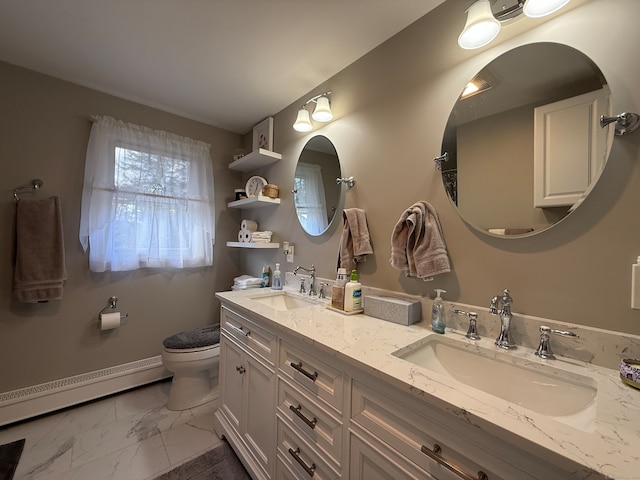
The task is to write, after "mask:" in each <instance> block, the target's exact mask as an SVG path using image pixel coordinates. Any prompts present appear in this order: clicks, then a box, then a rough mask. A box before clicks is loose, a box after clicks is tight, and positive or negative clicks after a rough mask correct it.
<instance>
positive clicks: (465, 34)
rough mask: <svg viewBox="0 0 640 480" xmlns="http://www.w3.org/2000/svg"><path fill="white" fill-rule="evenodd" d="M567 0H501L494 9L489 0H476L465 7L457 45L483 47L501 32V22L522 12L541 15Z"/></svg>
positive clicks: (560, 6) (548, 13) (558, 6)
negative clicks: (498, 7) (465, 19)
mask: <svg viewBox="0 0 640 480" xmlns="http://www.w3.org/2000/svg"><path fill="white" fill-rule="evenodd" d="M569 1H570V0H509V1H505V0H500V1H499V2H498V4H500V3H501V4H502V5H501V9H500V10H498V11H494V10H495V9H494V10H492V8H491V4H490V3H489V0H477V1H476V2H474V3H473V4H472V5H471V6H470V7H469V8H468V9H467V22H466V23H465V26H464V28H463V29H462V33H460V36H459V37H458V45H460V47H462V48H464V49H465V50H473V49H475V48H480V47H484V46H485V45H487V44H488V43H490V42H491V41H492V40H493V39H494V38H496V37H497V36H498V33H500V28H501V27H502V24H503V23H506V22H508V21H510V20H513V19H515V18H517V17H519V16H520V15H521V14H522V13H524V14H525V15H526V16H527V17H531V18H540V17H544V16H547V15H551V14H552V13H554V12H557V11H558V10H560V9H561V8H562V7H564V6H565V5H566V4H567V3H569Z"/></svg>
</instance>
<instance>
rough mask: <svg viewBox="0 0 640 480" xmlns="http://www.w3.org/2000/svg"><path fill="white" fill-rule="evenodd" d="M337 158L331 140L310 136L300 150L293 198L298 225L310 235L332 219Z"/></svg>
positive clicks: (335, 207) (321, 230) (336, 195)
mask: <svg viewBox="0 0 640 480" xmlns="http://www.w3.org/2000/svg"><path fill="white" fill-rule="evenodd" d="M341 176H342V174H341V170H340V160H339V159H338V153H337V152H336V149H335V147H334V146H333V143H331V141H330V140H329V139H328V138H327V137H325V136H322V135H318V136H315V137H313V138H311V139H310V140H309V141H308V142H307V143H306V145H305V146H304V148H303V149H302V152H301V153H300V158H299V159H298V164H297V165H296V172H295V175H294V179H293V198H294V203H295V207H296V215H297V216H298V221H299V222H300V225H301V226H302V228H303V229H304V231H305V232H307V233H308V234H309V235H313V236H317V235H322V234H323V233H324V232H325V231H327V229H328V228H329V226H330V225H331V222H332V221H333V220H334V219H335V217H336V213H337V212H338V210H339V205H340V201H341V197H340V195H341V192H342V188H341V185H338V184H337V183H336V178H339V177H341Z"/></svg>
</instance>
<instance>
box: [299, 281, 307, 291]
mask: <svg viewBox="0 0 640 480" xmlns="http://www.w3.org/2000/svg"><path fill="white" fill-rule="evenodd" d="M305 291H306V290H305V288H304V278H301V279H300V291H299V293H305Z"/></svg>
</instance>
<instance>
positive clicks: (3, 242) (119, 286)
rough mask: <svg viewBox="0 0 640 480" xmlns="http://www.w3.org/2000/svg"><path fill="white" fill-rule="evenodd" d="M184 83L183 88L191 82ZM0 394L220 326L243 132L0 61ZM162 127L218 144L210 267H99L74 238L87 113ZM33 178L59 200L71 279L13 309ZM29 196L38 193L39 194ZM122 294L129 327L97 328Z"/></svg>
mask: <svg viewBox="0 0 640 480" xmlns="http://www.w3.org/2000/svg"><path fill="white" fill-rule="evenodd" d="M185 88H188V87H186V86H185ZM0 105H2V115H0V162H1V165H2V175H1V176H0V225H2V228H1V229H0V231H2V235H1V236H0V338H1V339H2V351H1V353H0V362H1V364H2V367H1V368H0V372H1V374H0V391H2V392H4V391H9V390H13V389H16V388H21V387H24V386H29V385H35V384H38V383H42V382H45V381H50V380H54V379H58V378H64V377H67V376H71V375H76V374H80V373H84V372H90V371H93V370H97V369H101V368H106V367H109V366H113V365H120V364H122V363H126V362H131V361H135V360H138V359H142V358H147V357H151V356H154V355H159V354H160V352H161V342H162V339H163V338H164V337H166V336H168V335H170V334H173V333H177V332H179V331H182V330H185V329H189V328H194V327H197V326H200V325H205V324H209V323H213V322H217V321H218V319H219V314H218V308H219V305H218V303H217V301H216V300H214V296H213V292H214V291H216V290H226V289H228V288H229V287H230V286H231V284H232V282H233V277H234V276H235V275H236V274H237V272H238V271H239V270H238V264H237V263H238V255H236V254H235V253H233V252H232V253H231V254H230V252H229V250H228V249H227V248H226V247H225V246H224V243H225V241H226V240H227V238H226V236H227V232H229V231H233V233H235V232H236V231H237V227H236V224H237V223H238V218H239V216H238V214H237V213H235V212H234V211H229V210H227V209H226V202H227V201H229V196H230V195H231V193H230V192H229V189H228V188H227V185H229V184H230V183H234V182H236V181H238V180H239V179H240V176H239V175H238V174H236V173H234V174H232V173H231V171H230V170H229V169H228V168H227V164H228V163H229V159H230V158H231V157H232V155H233V151H234V149H235V148H237V147H239V146H240V145H241V141H242V139H241V138H240V136H239V135H236V134H232V133H229V132H225V131H222V130H220V129H216V128H214V127H211V126H208V125H205V124H202V123H198V122H194V121H191V120H187V119H184V118H180V117H177V116H175V115H171V114H167V113H163V112H160V111H158V110H154V109H152V108H147V107H143V106H141V105H138V104H135V103H132V102H128V101H125V100H122V99H118V98H116V97H112V96H109V95H105V94H101V93H98V92H95V91H92V90H89V89H86V88H82V87H78V86H76V85H73V84H71V83H67V82H63V81H59V80H56V79H53V78H51V77H47V76H44V75H40V74H37V73H34V72H30V71H28V70H24V69H21V68H17V67H14V66H11V65H8V64H6V63H0ZM96 114H100V115H110V116H113V117H115V118H119V119H121V120H125V121H128V122H133V123H137V124H140V125H146V126H148V127H151V128H155V129H162V130H167V131H170V132H173V133H176V134H179V135H184V136H188V137H191V138H195V139H198V140H203V141H205V142H208V143H210V144H211V145H212V149H211V152H212V153H211V157H212V161H213V166H214V179H215V188H216V209H217V213H216V229H217V234H218V240H217V243H216V246H215V250H214V266H213V267H212V268H202V269H197V270H185V271H182V272H179V273H171V272H166V271H163V272H154V271H151V270H149V271H136V272H131V273H124V272H119V273H104V274H93V273H90V272H89V271H88V258H87V255H86V254H85V253H84V252H83V251H82V248H81V246H80V242H79V240H78V228H79V223H80V197H81V192H82V181H83V175H84V156H85V153H86V146H87V142H88V138H89V131H90V128H91V122H90V121H89V116H90V115H96ZM33 178H41V179H42V180H44V187H43V189H42V190H41V191H40V192H38V193H37V194H35V197H36V198H37V197H44V196H49V195H58V196H59V197H60V200H61V204H62V220H63V225H64V240H65V251H66V266H67V271H68V280H67V282H66V284H65V287H64V295H63V298H62V300H60V301H51V302H49V303H46V304H35V305H30V304H18V303H15V302H13V301H12V299H11V288H12V278H13V259H14V252H13V251H14V228H13V225H14V218H15V205H14V202H13V197H12V195H11V193H12V191H13V189H14V188H15V187H17V186H18V185H22V184H24V183H28V182H30V181H31V179H33ZM25 196H31V197H34V195H33V194H25ZM112 295H115V296H117V297H118V298H119V303H118V309H119V310H121V311H123V312H128V313H129V318H128V324H127V325H124V326H122V327H120V328H119V329H118V330H113V331H110V332H107V333H100V332H99V330H98V328H97V324H96V320H97V314H98V312H99V311H100V309H102V308H103V307H104V306H106V304H107V299H108V298H109V297H110V296H112Z"/></svg>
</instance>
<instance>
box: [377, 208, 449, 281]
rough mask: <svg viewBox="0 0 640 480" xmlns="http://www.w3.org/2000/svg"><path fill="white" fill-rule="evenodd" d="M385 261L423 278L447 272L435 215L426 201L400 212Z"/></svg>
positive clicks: (445, 251)
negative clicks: (389, 254) (387, 258)
mask: <svg viewBox="0 0 640 480" xmlns="http://www.w3.org/2000/svg"><path fill="white" fill-rule="evenodd" d="M389 262H390V263H391V266H392V267H394V268H397V269H398V270H404V271H405V273H406V275H407V276H408V277H417V278H422V279H425V280H427V279H431V277H433V276H434V275H438V274H440V273H446V272H450V271H451V267H450V264H449V257H448V255H447V249H446V246H445V244H444V236H443V234H442V227H441V226H440V221H439V220H438V214H437V213H436V211H435V209H434V208H433V207H432V206H431V205H430V204H429V203H427V202H425V201H420V202H416V203H414V204H413V205H411V207H409V208H408V209H406V210H405V211H404V212H403V213H402V215H401V216H400V219H399V220H398V222H397V223H396V225H395V227H394V229H393V232H392V234H391V258H390V259H389Z"/></svg>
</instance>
